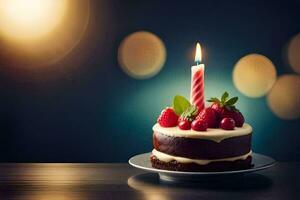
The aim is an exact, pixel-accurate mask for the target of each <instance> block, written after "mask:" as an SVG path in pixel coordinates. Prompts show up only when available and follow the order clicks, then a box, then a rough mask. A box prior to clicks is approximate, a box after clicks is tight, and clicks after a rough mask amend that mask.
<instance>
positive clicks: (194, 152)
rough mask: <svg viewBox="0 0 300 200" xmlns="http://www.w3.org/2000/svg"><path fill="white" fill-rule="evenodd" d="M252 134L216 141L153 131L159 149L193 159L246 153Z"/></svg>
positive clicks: (249, 146)
mask: <svg viewBox="0 0 300 200" xmlns="http://www.w3.org/2000/svg"><path fill="white" fill-rule="evenodd" d="M251 136H252V134H248V135H242V136H236V137H231V138H227V139H224V140H222V141H221V142H215V141H212V140H206V139H199V138H188V137H174V136H168V135H164V134H162V133H159V132H154V133H153V146H154V148H155V149H156V150H157V151H160V152H163V153H166V154H169V155H173V156H179V157H186V158H191V159H222V158H228V157H235V156H240V155H245V154H247V153H248V152H250V151H251Z"/></svg>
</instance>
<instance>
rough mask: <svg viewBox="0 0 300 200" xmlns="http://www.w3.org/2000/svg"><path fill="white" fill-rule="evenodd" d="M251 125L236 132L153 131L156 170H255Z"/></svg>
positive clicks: (245, 125)
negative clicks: (252, 163)
mask: <svg viewBox="0 0 300 200" xmlns="http://www.w3.org/2000/svg"><path fill="white" fill-rule="evenodd" d="M251 136H252V128H251V126H250V125H249V124H246V123H245V124H244V125H243V127H236V128H235V129H234V130H223V129H219V128H209V129H207V131H203V132H197V131H194V130H181V129H179V128H178V127H177V126H176V127H171V128H170V127H169V128H165V127H162V126H160V125H159V124H158V123H157V124H155V125H154V127H153V146H154V149H153V151H152V155H151V162H152V166H153V167H155V168H159V169H167V170H176V171H225V170H237V169H246V168H249V167H250V166H251Z"/></svg>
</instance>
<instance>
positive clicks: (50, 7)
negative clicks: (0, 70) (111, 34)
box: [0, 0, 100, 79]
mask: <svg viewBox="0 0 300 200" xmlns="http://www.w3.org/2000/svg"><path fill="white" fill-rule="evenodd" d="M16 13H19V14H18V15H17V14H16ZM89 17H90V3H89V0H72V1H71V0H0V40H1V53H2V57H1V61H2V62H3V63H4V64H3V66H4V67H6V70H5V72H8V73H9V74H11V75H13V76H16V78H18V77H20V76H23V75H25V74H28V75H29V76H30V78H37V79H45V78H46V76H47V75H49V77H52V76H53V75H54V73H55V75H59V74H63V73H65V72H66V71H67V70H68V69H71V68H68V69H67V67H69V66H70V67H72V68H74V67H75V66H79V65H78V63H79V62H78V61H80V60H81V59H82V58H83V56H86V54H84V53H80V54H79V55H77V56H75V57H73V58H72V59H71V60H68V64H66V63H64V65H63V70H62V68H61V67H62V66H60V67H59V66H58V65H57V67H58V68H59V70H57V69H58V68H57V69H54V68H51V70H50V69H49V68H48V69H47V66H49V65H52V66H53V64H54V63H56V62H58V61H59V60H62V58H64V57H65V56H66V55H67V54H69V53H70V52H71V51H72V50H73V49H74V47H76V46H77V45H78V44H79V42H80V41H81V39H82V38H83V36H84V34H85V33H86V30H87V27H88V24H89ZM99 27H100V26H99ZM82 45H85V43H82ZM15 68H18V69H20V70H26V71H27V70H29V71H28V72H29V73H27V72H17V70H15ZM32 70H37V71H36V72H38V73H40V72H42V73H43V75H41V76H39V75H37V74H36V73H32ZM50 71H51V73H53V74H51V75H50ZM46 74H47V75H46ZM25 76H27V75H25Z"/></svg>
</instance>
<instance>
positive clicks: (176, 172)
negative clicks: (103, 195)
mask: <svg viewBox="0 0 300 200" xmlns="http://www.w3.org/2000/svg"><path fill="white" fill-rule="evenodd" d="M146 155H149V156H150V155H151V152H148V153H142V154H137V155H135V156H132V157H131V158H130V159H129V160H128V163H129V164H130V165H131V166H133V167H135V168H138V169H142V170H145V171H150V172H155V173H164V174H174V175H175V174H176V175H222V174H240V173H249V172H255V171H260V170H264V169H267V168H270V167H273V166H274V165H276V163H277V161H276V160H275V159H273V158H271V157H269V156H266V155H263V154H259V153H254V152H253V153H252V156H262V157H266V158H267V159H269V160H270V161H271V162H270V164H267V165H264V166H261V167H257V168H249V169H243V170H234V171H217V172H198V171H195V172H189V171H171V170H164V169H156V168H153V167H152V168H149V167H145V166H141V165H138V164H135V163H133V162H132V160H133V159H134V158H135V157H138V156H146ZM149 162H150V159H149Z"/></svg>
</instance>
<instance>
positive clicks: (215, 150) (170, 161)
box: [150, 43, 252, 171]
mask: <svg viewBox="0 0 300 200" xmlns="http://www.w3.org/2000/svg"><path fill="white" fill-rule="evenodd" d="M201 57H202V53H201V47H200V44H199V43H197V46H196V56H195V61H196V62H197V65H196V66H192V68H191V71H192V73H191V74H192V77H191V95H190V101H189V100H187V99H185V98H184V97H183V96H180V95H177V96H175V97H174V99H173V106H172V107H167V108H165V109H164V110H163V111H162V112H161V114H160V116H159V117H158V119H157V123H156V124H155V125H154V126H153V146H154V149H153V151H152V154H151V157H150V159H151V163H152V166H153V167H154V168H158V169H165V170H175V171H226V170H239V169H246V168H250V167H251V161H252V157H251V153H252V151H251V137H252V127H251V126H250V125H249V124H247V123H245V120H244V116H243V114H242V113H241V112H240V111H239V110H238V109H237V107H236V102H237V101H238V97H232V98H230V97H229V94H228V93H227V92H225V93H224V94H223V95H222V96H221V98H220V99H218V98H216V97H213V98H210V99H209V100H208V102H210V103H211V105H209V107H205V103H204V69H205V67H204V64H200V61H201Z"/></svg>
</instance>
